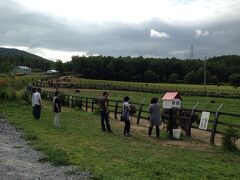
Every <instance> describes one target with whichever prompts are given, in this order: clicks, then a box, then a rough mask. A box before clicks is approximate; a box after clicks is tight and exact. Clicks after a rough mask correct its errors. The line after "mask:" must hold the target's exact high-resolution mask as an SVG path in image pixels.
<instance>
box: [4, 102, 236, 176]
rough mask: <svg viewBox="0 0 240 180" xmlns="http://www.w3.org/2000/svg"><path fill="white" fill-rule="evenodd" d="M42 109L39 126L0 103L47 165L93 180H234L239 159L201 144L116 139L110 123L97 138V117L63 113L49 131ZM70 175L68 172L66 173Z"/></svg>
mask: <svg viewBox="0 0 240 180" xmlns="http://www.w3.org/2000/svg"><path fill="white" fill-rule="evenodd" d="M44 104H45V106H44V109H43V112H42V118H41V120H40V121H35V120H33V118H32V115H31V110H32V108H31V106H30V105H28V106H27V105H23V104H18V103H14V104H13V103H12V104H11V103H5V104H3V103H2V104H0V112H1V113H4V116H5V117H6V118H7V120H8V121H9V122H10V123H11V124H13V125H14V126H15V127H17V128H18V129H20V130H22V131H23V132H24V133H25V135H24V137H25V138H26V139H28V140H30V144H31V145H32V146H33V147H34V148H35V149H36V150H41V151H42V152H43V153H44V154H45V155H46V158H44V159H42V160H41V161H44V160H49V161H51V162H52V163H53V164H74V165H76V166H78V167H79V170H85V171H90V172H91V173H92V174H93V178H95V179H239V177H240V166H239V164H240V155H239V154H238V153H235V154H230V153H227V152H223V151H222V150H221V149H219V148H216V147H212V146H209V145H208V144H204V143H202V142H198V141H194V140H191V139H188V138H183V140H182V141H170V140H167V139H166V136H165V133H164V132H161V138H160V139H155V138H149V137H147V136H146V135H145V134H142V133H139V132H138V131H137V130H136V129H134V128H133V129H134V130H133V137H124V136H123V135H122V126H123V125H122V124H121V123H120V122H119V121H113V120H112V121H111V125H112V129H113V131H114V133H113V134H108V133H103V132H102V131H101V129H100V122H99V119H100V117H99V116H97V115H92V114H90V113H87V112H83V111H75V110H71V109H67V108H64V110H63V112H62V117H61V119H62V128H60V129H56V128H53V127H52V121H53V113H52V112H51V105H50V104H49V103H48V102H44ZM70 173H71V172H70Z"/></svg>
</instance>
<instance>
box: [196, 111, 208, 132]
mask: <svg viewBox="0 0 240 180" xmlns="http://www.w3.org/2000/svg"><path fill="white" fill-rule="evenodd" d="M209 117H210V112H205V111H203V112H202V116H201V121H200V124H199V127H198V128H199V129H203V130H207V126H208V120H209Z"/></svg>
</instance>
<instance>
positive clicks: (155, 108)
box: [148, 97, 161, 138]
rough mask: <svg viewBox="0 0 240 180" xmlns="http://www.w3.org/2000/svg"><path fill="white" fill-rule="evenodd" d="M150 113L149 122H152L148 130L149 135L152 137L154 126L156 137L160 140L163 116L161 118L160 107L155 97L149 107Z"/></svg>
mask: <svg viewBox="0 0 240 180" xmlns="http://www.w3.org/2000/svg"><path fill="white" fill-rule="evenodd" d="M148 111H149V113H150V116H149V120H150V126H149V129H148V135H149V136H151V135H152V129H153V126H156V136H157V138H159V136H160V130H159V125H160V123H161V116H160V105H159V104H158V98H157V97H153V98H152V99H151V104H150V105H149V108H148Z"/></svg>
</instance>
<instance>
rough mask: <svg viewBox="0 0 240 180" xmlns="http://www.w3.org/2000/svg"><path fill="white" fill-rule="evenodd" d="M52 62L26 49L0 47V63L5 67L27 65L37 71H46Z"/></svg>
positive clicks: (52, 64)
mask: <svg viewBox="0 0 240 180" xmlns="http://www.w3.org/2000/svg"><path fill="white" fill-rule="evenodd" d="M54 64H55V63H54V62H53V61H50V60H48V59H44V58H42V57H40V56H37V55H34V54H31V53H28V52H26V51H22V50H18V49H10V48H0V65H2V66H5V67H6V66H7V67H15V66H19V65H22V66H28V67H31V68H32V69H35V70H38V71H46V70H48V69H50V68H51V67H53V66H54Z"/></svg>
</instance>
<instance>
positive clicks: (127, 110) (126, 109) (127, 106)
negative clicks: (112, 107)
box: [122, 96, 131, 136]
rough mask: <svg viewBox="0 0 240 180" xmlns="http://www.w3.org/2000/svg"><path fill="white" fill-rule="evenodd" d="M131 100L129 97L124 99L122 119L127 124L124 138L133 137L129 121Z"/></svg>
mask: <svg viewBox="0 0 240 180" xmlns="http://www.w3.org/2000/svg"><path fill="white" fill-rule="evenodd" d="M129 99H130V98H129V97H128V96H126V97H124V99H123V106H122V118H123V121H124V122H125V126H124V130H123V135H124V136H131V134H130V127H131V123H130V120H129V116H130V110H131V109H130V104H129Z"/></svg>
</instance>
